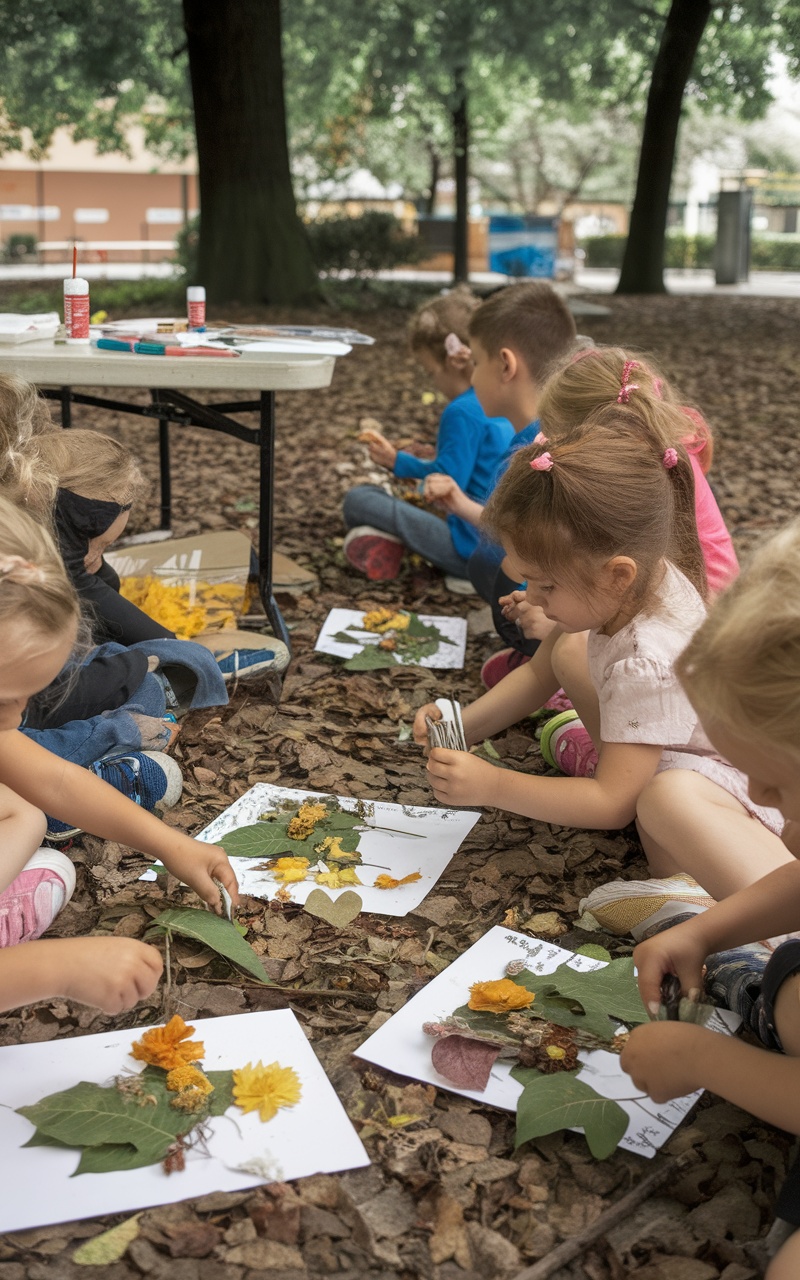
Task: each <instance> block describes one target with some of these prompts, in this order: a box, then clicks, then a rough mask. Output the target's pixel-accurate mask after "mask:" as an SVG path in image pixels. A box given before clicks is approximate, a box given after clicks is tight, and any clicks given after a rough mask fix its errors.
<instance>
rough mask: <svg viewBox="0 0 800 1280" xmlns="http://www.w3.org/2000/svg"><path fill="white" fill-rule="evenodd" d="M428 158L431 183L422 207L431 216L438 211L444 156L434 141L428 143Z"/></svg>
mask: <svg viewBox="0 0 800 1280" xmlns="http://www.w3.org/2000/svg"><path fill="white" fill-rule="evenodd" d="M428 160H429V162H430V183H429V185H428V194H427V195H426V196H425V200H424V203H423V207H422V212H423V213H426V214H427V215H428V217H431V216H432V215H433V214H434V213H435V212H436V196H437V193H438V190H439V174H440V172H441V167H442V158H441V156H440V155H439V152H438V150H437V148H436V147H434V146H433V144H432V143H430V142H429V143H428Z"/></svg>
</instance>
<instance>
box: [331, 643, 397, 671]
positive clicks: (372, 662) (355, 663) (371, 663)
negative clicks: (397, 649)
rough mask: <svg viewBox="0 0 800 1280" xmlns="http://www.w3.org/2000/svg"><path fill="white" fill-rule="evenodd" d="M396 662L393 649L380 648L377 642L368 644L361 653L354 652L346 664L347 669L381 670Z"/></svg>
mask: <svg viewBox="0 0 800 1280" xmlns="http://www.w3.org/2000/svg"><path fill="white" fill-rule="evenodd" d="M396 664H397V659H396V658H395V656H394V654H393V653H392V651H391V649H379V648H378V646H377V645H376V644H368V645H365V646H364V648H363V649H361V650H360V652H359V653H354V654H353V656H352V658H348V659H347V661H346V663H345V664H344V665H345V669H346V670H347V671H379V670H380V669H381V668H383V667H394V666H396Z"/></svg>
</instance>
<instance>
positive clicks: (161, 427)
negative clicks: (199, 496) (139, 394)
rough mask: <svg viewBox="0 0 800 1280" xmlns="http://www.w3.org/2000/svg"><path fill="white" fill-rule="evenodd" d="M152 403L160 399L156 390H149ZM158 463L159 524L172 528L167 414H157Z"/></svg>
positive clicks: (158, 403)
mask: <svg viewBox="0 0 800 1280" xmlns="http://www.w3.org/2000/svg"><path fill="white" fill-rule="evenodd" d="M150 395H151V396H152V397H153V404H154V405H155V406H156V408H159V407H160V404H161V401H160V399H159V394H158V392H157V391H151V392H150ZM158 464H159V473H160V481H161V525H160V528H162V529H171V528H172V473H171V471H170V463H169V416H168V414H166V413H165V414H164V415H163V416H162V415H161V414H159V416H158Z"/></svg>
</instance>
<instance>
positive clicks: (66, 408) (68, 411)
mask: <svg viewBox="0 0 800 1280" xmlns="http://www.w3.org/2000/svg"><path fill="white" fill-rule="evenodd" d="M58 398H59V401H60V403H61V425H62V427H71V426H72V387H62V388H61V395H60V396H59V397H58Z"/></svg>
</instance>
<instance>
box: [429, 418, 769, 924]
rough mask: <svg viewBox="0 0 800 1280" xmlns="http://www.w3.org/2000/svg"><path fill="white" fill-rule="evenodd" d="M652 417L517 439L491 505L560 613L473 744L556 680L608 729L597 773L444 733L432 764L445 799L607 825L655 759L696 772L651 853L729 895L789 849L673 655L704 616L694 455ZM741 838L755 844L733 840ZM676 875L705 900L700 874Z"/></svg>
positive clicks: (510, 545) (484, 715)
mask: <svg viewBox="0 0 800 1280" xmlns="http://www.w3.org/2000/svg"><path fill="white" fill-rule="evenodd" d="M673 412H674V413H675V414H677V415H678V416H680V411H679V410H677V409H676V410H674V411H673ZM656 427H657V423H646V422H645V421H644V420H643V418H642V415H641V413H640V412H639V411H637V409H636V407H635V405H634V404H633V402H631V404H630V405H629V406H628V411H627V412H626V414H625V415H624V416H623V415H621V414H620V413H619V412H618V411H617V406H616V405H615V406H614V407H613V409H605V410H600V411H598V412H597V413H595V414H593V415H592V416H591V417H590V418H589V419H588V420H587V421H586V422H585V423H584V424H583V426H582V427H581V428H580V429H577V430H576V431H575V432H573V433H572V434H571V435H570V436H569V437H567V438H565V439H564V440H562V441H558V442H553V443H548V445H547V448H546V450H545V448H544V447H543V446H542V445H541V444H538V445H530V446H528V447H527V448H525V449H521V450H519V451H518V452H517V453H516V454H515V456H514V458H513V459H512V462H511V465H510V467H509V469H508V471H507V472H506V474H505V476H504V477H503V479H502V480H501V481H500V484H499V485H498V487H497V489H496V490H495V492H494V494H493V495H492V498H491V500H490V502H489V504H488V505H487V508H486V514H485V519H486V523H487V526H488V528H489V530H490V531H491V532H492V533H493V534H495V535H496V537H497V538H498V540H499V542H500V543H501V544H502V546H503V549H504V551H505V553H506V555H507V556H508V557H509V559H510V561H511V563H512V565H513V566H514V570H515V572H516V573H518V574H519V578H520V580H525V581H526V582H527V588H526V591H527V597H528V600H529V601H530V602H531V603H532V604H537V605H539V606H541V607H542V608H543V609H544V612H545V614H546V615H547V617H548V618H549V619H550V620H551V621H553V622H555V623H556V627H555V629H554V630H553V631H552V632H551V633H550V635H549V636H548V637H547V638H546V639H545V640H544V641H542V644H541V645H540V646H539V648H538V650H537V651H536V653H535V654H534V655H533V657H532V658H531V660H530V661H529V662H528V663H526V664H525V665H524V666H523V667H519V668H518V669H517V670H516V671H512V672H511V673H510V674H509V675H508V676H507V677H506V678H505V679H504V680H502V681H501V682H500V683H499V684H498V685H496V686H495V687H494V688H493V689H491V690H490V691H489V692H488V693H486V694H484V695H483V697H481V698H479V699H478V700H477V702H474V703H472V705H471V706H469V707H467V708H466V709H465V711H464V713H463V721H464V732H465V735H466V739H467V743H468V744H470V743H476V742H481V741H482V740H483V739H484V738H487V737H491V736H492V734H494V733H496V732H498V731H500V730H501V729H504V728H507V727H508V726H509V725H511V724H515V723H516V722H517V721H519V719H520V718H521V716H523V715H525V714H526V713H528V712H532V711H534V710H535V709H536V708H538V707H540V706H541V705H542V703H543V702H545V701H546V699H547V698H549V697H551V695H552V694H553V693H554V692H555V691H556V690H557V689H558V688H559V686H561V687H563V689H564V690H565V691H566V693H567V695H568V696H569V697H570V699H571V700H572V702H573V704H574V706H575V707H576V708H577V710H578V712H579V714H580V715H581V718H582V720H583V722H584V724H585V725H586V726H587V728H588V729H589V731H590V733H591V736H592V739H593V741H594V742H595V743H596V744H597V745H598V748H599V752H598V754H599V762H598V765H597V771H596V773H595V775H594V777H576V778H552V777H531V776H530V775H527V774H521V773H518V772H516V771H513V770H510V769H499V770H498V769H497V768H495V766H494V765H492V764H490V763H488V762H487V761H485V760H481V759H478V758H477V757H476V756H474V755H471V754H469V753H468V752H463V751H451V750H445V749H442V748H436V749H434V750H432V751H431V752H430V755H429V759H428V775H429V778H430V781H431V784H432V787H433V790H434V794H435V796H436V798H437V800H439V801H441V802H442V803H443V804H447V805H453V806H459V805H464V804H467V805H492V806H496V807H497V808H501V809H506V810H509V811H510V812H512V813H519V814H523V815H525V816H528V817H532V818H537V819H539V820H541V821H544V822H553V823H558V824H560V825H567V826H572V827H595V828H601V829H609V828H619V827H624V826H626V825H627V824H628V823H629V822H631V821H632V820H633V818H634V816H635V815H636V814H637V813H639V814H640V815H641V809H640V797H641V796H642V793H643V792H644V791H645V789H646V788H647V786H648V784H651V785H652V784H653V780H654V779H655V775H656V774H657V773H659V774H660V776H659V778H657V779H655V781H656V782H661V781H662V779H663V778H664V777H666V776H669V777H670V778H672V777H673V776H676V775H680V777H681V779H688V780H689V781H688V782H684V784H683V785H684V789H685V792H686V797H687V799H686V800H684V803H683V804H682V811H681V814H680V821H673V820H672V817H671V816H670V817H667V816H666V815H665V814H664V813H662V821H661V822H660V823H659V824H658V826H657V827H654V828H652V827H648V830H647V833H646V838H645V833H644V832H643V843H644V846H645V852H646V853H647V855H648V858H652V859H654V860H656V859H661V861H662V862H663V863H664V864H665V865H669V868H670V872H678V871H685V872H688V873H689V874H690V875H692V876H694V877H695V879H696V880H697V881H699V883H700V884H701V885H702V886H703V889H704V890H706V891H708V892H709V893H711V894H713V895H715V896H723V895H725V894H728V893H732V892H734V891H735V890H736V889H738V888H741V887H743V885H745V884H749V883H751V882H752V881H753V880H755V879H757V878H758V877H759V876H761V875H765V874H766V873H767V872H768V871H771V870H773V869H774V868H775V867H777V866H780V865H782V864H783V863H784V862H786V861H787V860H788V858H789V856H790V855H789V853H788V851H787V849H786V847H785V845H784V844H782V842H781V840H780V838H779V832H780V831H781V829H782V825H783V820H782V818H781V816H780V814H779V813H778V812H777V811H776V810H774V809H766V808H762V807H760V806H758V805H754V804H753V803H752V802H751V801H750V799H749V798H748V795H747V785H746V779H745V778H744V776H743V775H742V774H741V773H739V772H738V771H737V770H736V769H734V768H732V767H731V766H730V765H728V764H727V763H725V762H724V761H722V760H721V759H720V758H719V757H718V756H717V755H716V754H715V752H714V750H713V748H712V747H711V745H710V744H709V742H708V740H707V739H706V738H705V736H704V735H703V733H702V730H701V729H700V727H699V725H698V720H697V716H696V714H695V713H694V712H693V710H692V708H691V706H690V705H689V703H688V701H687V699H686V697H685V695H684V694H683V693H682V691H681V690H680V688H679V686H678V684H677V680H676V678H675V675H674V673H673V670H672V664H673V662H674V660H675V658H676V657H677V655H678V654H679V653H680V652H681V650H682V649H683V648H684V646H685V644H686V642H687V641H688V640H689V639H690V637H691V636H692V634H693V632H694V631H695V630H696V629H697V627H698V626H699V625H700V623H701V622H702V621H703V617H704V615H705V607H704V603H703V593H704V591H705V570H704V565H703V558H702V554H701V551H700V545H699V542H698V538H697V528H696V524H695V520H694V483H693V476H692V468H691V464H690V461H689V457H688V455H687V453H686V450H685V449H684V448H683V446H682V445H681V444H680V442H679V443H678V444H677V445H673V444H672V443H670V442H671V440H672V439H674V438H675V434H674V432H671V433H669V434H665V436H664V437H663V439H662V440H661V441H658V442H657V433H656ZM587 631H588V632H589V637H588V665H587V644H586V640H585V638H584V636H583V634H582V633H584V632H587ZM428 715H430V716H431V717H433V718H437V717H438V716H439V711H438V709H437V708H436V706H435V704H430V705H428V706H426V707H423V708H422V710H421V711H419V712H418V713H417V716H416V719H415V722H414V736H415V738H416V740H417V741H418V742H420V743H423V744H425V743H426V742H427V732H426V722H425V718H426V716H428ZM663 771H667V772H666V773H665V772H663ZM692 783H694V784H695V785H694V786H692ZM689 801H691V803H690V802H689ZM753 817H756V818H757V819H758V821H756V822H754V821H752V818H753ZM642 825H643V824H642V823H640V826H642ZM723 827H724V830H723ZM678 832H680V834H679V835H678V834H677V833H678ZM737 839H738V840H739V842H740V844H741V846H742V847H743V848H747V849H748V856H747V857H744V855H743V856H741V857H738V856H732V855H731V853H730V849H731V847H732V846H733V847H734V848H735V847H736V841H737ZM682 887H683V892H684V894H685V895H687V896H688V897H690V898H695V899H698V898H699V900H700V901H701V902H707V898H706V896H705V894H704V893H702V892H701V891H699V890H698V889H697V886H696V885H693V886H687V885H685V884H684V885H683V886H682Z"/></svg>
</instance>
